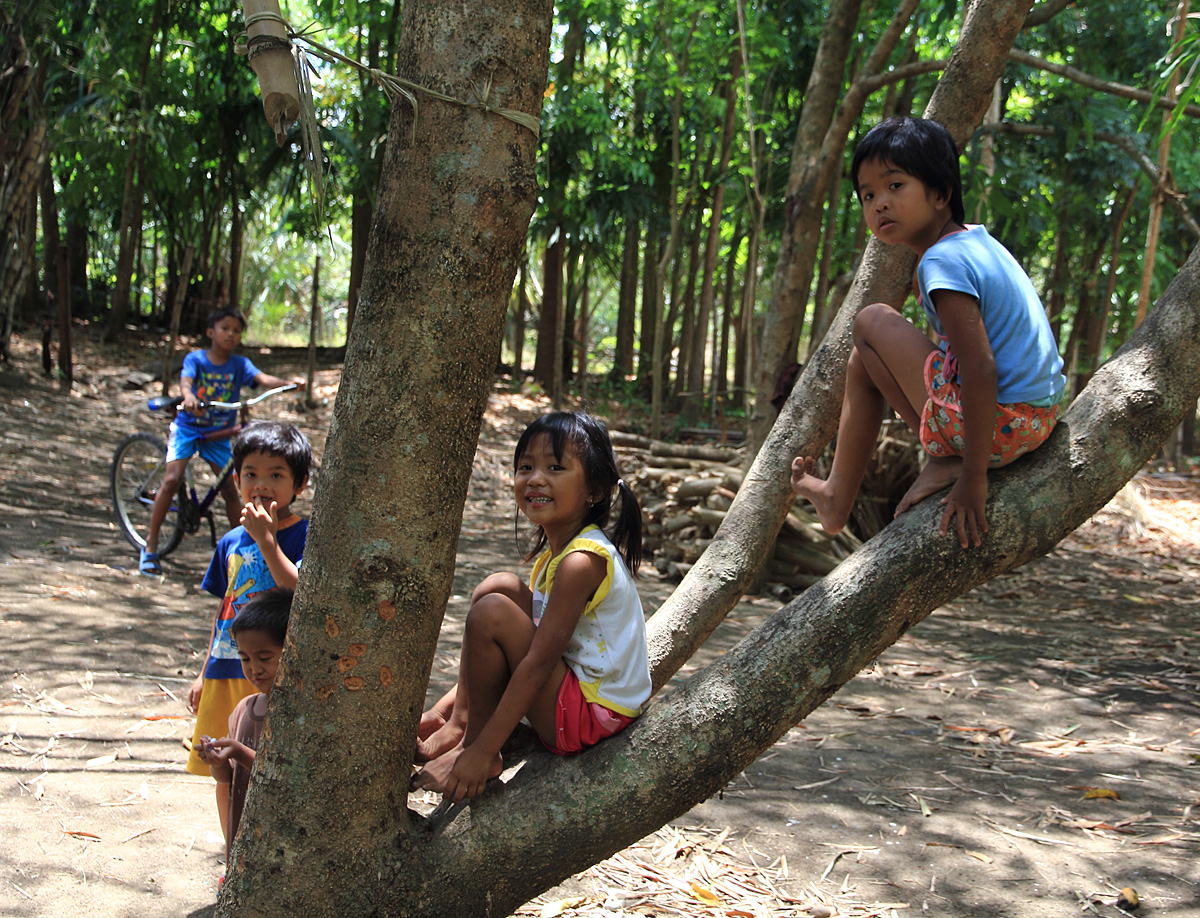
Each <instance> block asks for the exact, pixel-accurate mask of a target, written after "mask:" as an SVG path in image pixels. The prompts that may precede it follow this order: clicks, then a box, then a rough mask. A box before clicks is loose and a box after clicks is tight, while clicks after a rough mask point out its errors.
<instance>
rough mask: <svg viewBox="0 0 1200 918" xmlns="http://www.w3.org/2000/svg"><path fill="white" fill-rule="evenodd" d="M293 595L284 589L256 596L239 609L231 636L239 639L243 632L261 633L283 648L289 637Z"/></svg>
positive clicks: (231, 628) (231, 629)
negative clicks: (288, 628) (288, 630)
mask: <svg viewBox="0 0 1200 918" xmlns="http://www.w3.org/2000/svg"><path fill="white" fill-rule="evenodd" d="M292 595H293V594H292V591H291V590H285V589H282V588H277V589H274V590H267V591H266V592H265V593H257V594H255V596H254V598H253V599H251V600H250V601H249V602H247V603H246V604H245V605H244V606H242V607H241V608H240V609H238V614H237V615H236V616H234V619H233V623H232V624H231V625H230V626H229V632H230V634H232V635H233V636H234V637H237V635H238V634H239V633H240V632H242V631H261V632H262V633H263V634H265V635H267V636H269V637H270V638H271V640H272V641H274V642H275V643H276V644H278V645H279V646H280V647H282V646H283V639H284V638H285V637H287V626H288V616H290V615H291V614H292Z"/></svg>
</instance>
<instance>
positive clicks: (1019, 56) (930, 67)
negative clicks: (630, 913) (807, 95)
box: [863, 48, 1200, 117]
mask: <svg viewBox="0 0 1200 918" xmlns="http://www.w3.org/2000/svg"><path fill="white" fill-rule="evenodd" d="M1008 59H1009V60H1011V61H1015V62H1016V63H1018V64H1024V65H1025V66H1026V67H1032V68H1034V69H1035V70H1045V71H1046V72H1047V73H1053V74H1056V75H1057V76H1060V77H1063V78H1064V79H1067V80H1071V81H1072V82H1074V83H1078V84H1079V85H1080V86H1086V87H1087V88H1088V89H1094V90H1096V91H1097V92H1103V93H1107V94H1109V95H1113V96H1120V97H1121V98H1123V99H1133V100H1134V101H1137V102H1146V103H1151V104H1153V105H1155V106H1157V107H1158V108H1161V109H1164V110H1166V111H1174V109H1175V104H1176V103H1175V101H1174V100H1173V99H1168V98H1166V97H1158V98H1155V95H1154V93H1153V92H1151V91H1150V90H1148V89H1139V88H1138V87H1136V86H1126V85H1125V84H1124V83H1113V82H1112V81H1110V80H1102V79H1100V78H1099V77H1094V76H1092V75H1091V74H1088V73H1084V72H1083V71H1082V70H1076V69H1075V68H1074V67H1068V66H1067V65H1066V64H1052V63H1050V62H1049V61H1044V60H1042V59H1041V58H1040V57H1035V56H1034V55H1032V54H1030V53H1029V52H1027V51H1021V50H1019V49H1017V48H1013V49H1011V50H1010V51H1009V52H1008ZM947 63H948V62H947V61H944V60H929V61H914V62H913V63H911V64H905V65H903V66H901V67H895V68H893V69H891V70H888V71H886V72H885V73H880V74H877V75H874V76H871V77H869V78H866V79H864V80H863V86H864V88H865V89H866V90H867V92H868V93H872V92H875V91H877V90H879V89H882V88H883V87H885V86H891V85H892V84H894V83H900V82H903V81H904V80H907V79H911V78H912V77H915V76H920V75H921V74H923V73H934V72H936V71H938V70H943V69H945V67H946V64H947ZM1183 111H1184V113H1185V114H1187V115H1191V116H1193V117H1195V116H1197V115H1200V105H1187V106H1184V109H1183Z"/></svg>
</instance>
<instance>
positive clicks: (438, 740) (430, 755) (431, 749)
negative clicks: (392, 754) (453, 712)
mask: <svg viewBox="0 0 1200 918" xmlns="http://www.w3.org/2000/svg"><path fill="white" fill-rule="evenodd" d="M428 716H429V715H425V716H423V717H422V718H421V729H420V730H419V731H418V733H417V736H418V737H421V736H422V734H424V733H425V728H426V727H427V726H429V725H428V724H427V723H426V720H425V717H428ZM464 733H466V725H465V724H460V723H459V722H458V721H456V720H455V719H454V718H453V717H451V718H450V719H449V720H447V721H443V722H442V725H441V726H440V727H437V728H436V729H435V730H434V731H433V732H432V733H430V734H429V735H428V736H426V737H425V738H423V739H418V740H417V751H416V754H415V755H414V756H413V761H414V762H417V763H418V764H419V763H421V762H429V761H432V760H433V759H436V758H437V757H438V756H440V755H444V754H445V753H447V752H449V751H450V750H451V749H453V748H454V747H455V746H457V745H458V744H459V743H461V742H462V738H463V734H464Z"/></svg>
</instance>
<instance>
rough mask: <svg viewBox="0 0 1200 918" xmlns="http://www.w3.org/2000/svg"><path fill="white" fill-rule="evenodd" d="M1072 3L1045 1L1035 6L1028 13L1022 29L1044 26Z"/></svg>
mask: <svg viewBox="0 0 1200 918" xmlns="http://www.w3.org/2000/svg"><path fill="white" fill-rule="evenodd" d="M1074 2H1075V0H1046V2H1045V3H1043V4H1041V5H1040V6H1035V7H1034V8H1033V9H1031V10H1030V11H1029V15H1028V16H1026V17H1025V25H1023V26H1022V28H1023V29H1033V28H1037V27H1038V26H1040V25H1045V24H1046V23H1047V22H1049V21H1050V20H1051V19H1053V18H1054V17H1055V16H1057V15H1058V14H1059V13H1061V12H1062V11H1063V10H1065V9H1066V8H1067V7H1068V6H1070V5H1071V4H1072V3H1074Z"/></svg>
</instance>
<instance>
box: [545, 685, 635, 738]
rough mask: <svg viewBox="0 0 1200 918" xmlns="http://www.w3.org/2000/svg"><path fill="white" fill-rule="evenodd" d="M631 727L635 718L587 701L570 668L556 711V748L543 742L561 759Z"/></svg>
mask: <svg viewBox="0 0 1200 918" xmlns="http://www.w3.org/2000/svg"><path fill="white" fill-rule="evenodd" d="M631 723H633V718H632V717H626V716H625V715H624V714H618V713H617V712H616V711H613V710H610V709H608V708H606V707H605V706H604V705H602V704H596V703H595V702H589V701H588V700H587V699H585V698H584V697H583V691H582V689H580V688H579V678H578V677H577V676H576V675H575V673H574V672H572V671H571V669H570V667H568V668H567V674H566V675H565V676H563V681H562V685H560V686H559V687H558V703H557V704H556V705H555V711H554V736H555V744H554V745H553V746H551V745H550V744H549V743H547V742H546V741H545V740H543V741H542V745H543V746H545V747H546V748H547V749H549V750H550V751H551V752H555V753H557V754H558V755H571V754H572V753H575V752H582V751H583V750H584V749H586V748H587V747H588V746H595V745H596V744H597V743H598V742H600V741H601V740H604V739H608V738H609V737H610V736H612V735H613V734H615V733H620V732H621V731H622V730H624V729H625V728H626V727H628V726H629V725H630V724H631Z"/></svg>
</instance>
